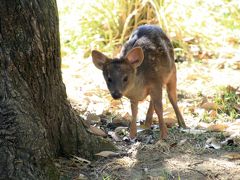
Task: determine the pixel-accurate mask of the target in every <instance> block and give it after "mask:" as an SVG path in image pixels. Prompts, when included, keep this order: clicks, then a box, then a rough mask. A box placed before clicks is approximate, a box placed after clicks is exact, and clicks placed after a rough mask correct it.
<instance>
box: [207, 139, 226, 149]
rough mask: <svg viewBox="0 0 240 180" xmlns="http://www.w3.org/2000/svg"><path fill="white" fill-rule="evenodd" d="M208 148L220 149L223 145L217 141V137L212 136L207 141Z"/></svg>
mask: <svg viewBox="0 0 240 180" xmlns="http://www.w3.org/2000/svg"><path fill="white" fill-rule="evenodd" d="M205 147H206V148H213V149H220V148H221V147H222V145H221V144H220V143H219V142H218V141H217V139H216V138H214V137H212V138H209V139H208V140H207V141H206V145H205Z"/></svg>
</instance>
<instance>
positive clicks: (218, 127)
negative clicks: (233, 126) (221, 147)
mask: <svg viewBox="0 0 240 180" xmlns="http://www.w3.org/2000/svg"><path fill="white" fill-rule="evenodd" d="M227 128H228V125H226V124H212V125H209V126H208V128H207V130H208V131H214V132H223V131H225V130H226V129H227Z"/></svg>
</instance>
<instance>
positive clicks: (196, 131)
mask: <svg viewBox="0 0 240 180" xmlns="http://www.w3.org/2000/svg"><path fill="white" fill-rule="evenodd" d="M181 131H183V132H186V133H189V134H202V133H205V132H206V130H202V129H181Z"/></svg>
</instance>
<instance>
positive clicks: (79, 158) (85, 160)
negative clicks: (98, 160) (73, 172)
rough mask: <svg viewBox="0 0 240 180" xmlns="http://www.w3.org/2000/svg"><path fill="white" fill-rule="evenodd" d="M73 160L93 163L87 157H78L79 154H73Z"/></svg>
mask: <svg viewBox="0 0 240 180" xmlns="http://www.w3.org/2000/svg"><path fill="white" fill-rule="evenodd" d="M72 160H73V161H77V162H80V163H86V164H91V161H89V160H87V159H84V158H81V157H78V156H74V155H73V156H72Z"/></svg>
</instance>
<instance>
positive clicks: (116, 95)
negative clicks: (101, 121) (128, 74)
mask: <svg viewBox="0 0 240 180" xmlns="http://www.w3.org/2000/svg"><path fill="white" fill-rule="evenodd" d="M111 95H112V97H113V99H120V98H121V97H122V93H121V92H119V91H114V92H112V93H111Z"/></svg>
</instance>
